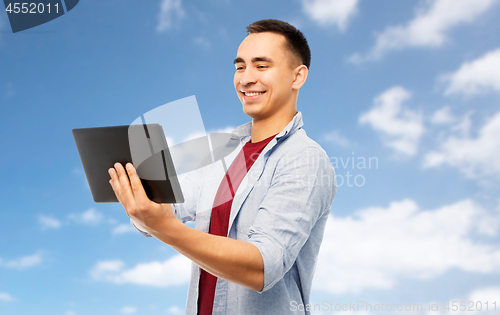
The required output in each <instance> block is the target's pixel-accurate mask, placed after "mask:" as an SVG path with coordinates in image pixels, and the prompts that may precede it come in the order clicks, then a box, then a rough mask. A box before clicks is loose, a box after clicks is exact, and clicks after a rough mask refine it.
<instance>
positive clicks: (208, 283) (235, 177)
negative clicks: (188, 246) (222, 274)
mask: <svg viewBox="0 0 500 315" xmlns="http://www.w3.org/2000/svg"><path fill="white" fill-rule="evenodd" d="M275 136H276V135H273V136H271V137H269V138H267V139H264V140H262V141H260V142H256V143H250V142H247V143H246V144H245V145H244V146H243V149H242V150H241V151H240V153H239V154H238V156H237V157H236V159H235V160H234V161H233V163H232V164H231V166H230V167H229V169H228V170H227V173H226V176H224V178H223V179H222V182H221V183H220V185H219V189H218V190H217V194H216V195H215V200H214V206H213V208H212V216H211V217H210V229H209V231H208V232H209V233H210V234H214V235H219V236H227V233H228V231H227V229H228V226H229V215H230V213H231V205H232V204H233V198H234V194H235V192H236V191H237V190H238V187H239V186H240V183H241V181H242V180H243V178H244V177H245V175H246V174H247V172H248V170H249V169H250V168H251V167H252V165H253V163H254V162H255V160H257V158H258V157H259V155H260V153H261V152H262V150H264V147H265V146H266V145H267V144H268V143H269V142H270V141H271V140H272V139H273V138H274V137H275ZM200 271H201V273H200V283H199V288H198V294H199V295H198V314H199V315H212V309H213V306H214V296H215V286H216V284H217V277H215V276H214V275H212V274H210V273H208V272H206V271H205V270H203V269H201V270H200Z"/></svg>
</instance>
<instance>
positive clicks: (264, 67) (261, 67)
mask: <svg viewBox="0 0 500 315" xmlns="http://www.w3.org/2000/svg"><path fill="white" fill-rule="evenodd" d="M266 68H269V67H268V66H262V65H261V66H257V69H266Z"/></svg>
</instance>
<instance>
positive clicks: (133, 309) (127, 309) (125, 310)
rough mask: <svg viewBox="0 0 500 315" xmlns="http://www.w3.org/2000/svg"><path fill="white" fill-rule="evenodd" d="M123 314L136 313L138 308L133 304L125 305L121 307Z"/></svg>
mask: <svg viewBox="0 0 500 315" xmlns="http://www.w3.org/2000/svg"><path fill="white" fill-rule="evenodd" d="M121 312H122V314H135V312H137V308H136V307H133V306H125V307H123V308H122V309H121Z"/></svg>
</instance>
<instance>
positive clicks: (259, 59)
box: [234, 57, 273, 64]
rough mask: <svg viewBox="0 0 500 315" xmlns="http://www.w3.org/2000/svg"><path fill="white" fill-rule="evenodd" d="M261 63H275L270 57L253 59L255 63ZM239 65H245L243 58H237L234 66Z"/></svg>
mask: <svg viewBox="0 0 500 315" xmlns="http://www.w3.org/2000/svg"><path fill="white" fill-rule="evenodd" d="M259 61H263V62H269V63H273V61H272V60H271V59H270V58H268V57H254V58H252V62H253V63H255V62H259ZM237 63H245V61H244V60H243V58H241V57H237V58H236V59H234V64H237Z"/></svg>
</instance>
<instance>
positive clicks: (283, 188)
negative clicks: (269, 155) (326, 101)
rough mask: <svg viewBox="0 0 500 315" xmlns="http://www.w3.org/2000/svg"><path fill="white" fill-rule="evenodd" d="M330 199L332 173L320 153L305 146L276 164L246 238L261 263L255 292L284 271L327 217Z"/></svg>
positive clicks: (333, 175)
mask: <svg viewBox="0 0 500 315" xmlns="http://www.w3.org/2000/svg"><path fill="white" fill-rule="evenodd" d="M335 194H336V182H335V171H334V169H333V166H332V164H331V162H330V160H329V159H328V156H327V155H326V153H325V152H324V151H323V150H322V149H319V148H317V147H309V148H306V149H305V150H300V151H298V152H294V153H292V154H289V155H286V156H283V157H282V158H281V159H280V161H279V162H278V164H277V167H276V170H275V173H274V176H273V178H272V182H271V185H270V187H269V191H268V193H267V195H266V196H265V198H264V200H263V201H262V203H261V204H260V207H259V212H258V214H257V217H256V219H255V221H254V223H253V225H252V226H251V227H250V229H249V235H248V237H249V242H250V243H252V244H254V245H255V246H256V247H257V248H258V249H259V251H260V253H261V255H262V259H263V261H264V287H263V289H262V290H261V291H260V292H265V291H267V290H269V289H270V288H272V287H273V286H274V284H276V283H277V282H278V281H279V280H280V279H282V278H283V276H284V275H285V273H286V272H287V271H288V270H290V268H291V267H292V266H293V264H294V263H295V260H296V258H297V256H298V254H299V252H300V250H301V248H302V247H303V246H304V244H305V243H306V241H307V240H308V239H309V236H310V234H311V230H312V229H313V227H314V225H315V224H316V221H317V220H318V219H319V218H320V217H321V216H322V215H324V214H325V213H329V211H330V208H331V205H332V202H333V199H334V198H335Z"/></svg>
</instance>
